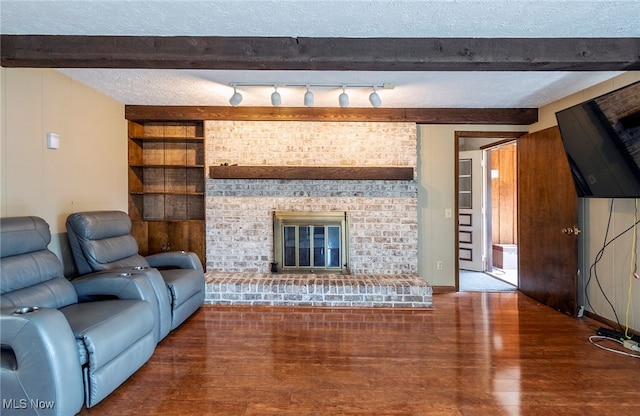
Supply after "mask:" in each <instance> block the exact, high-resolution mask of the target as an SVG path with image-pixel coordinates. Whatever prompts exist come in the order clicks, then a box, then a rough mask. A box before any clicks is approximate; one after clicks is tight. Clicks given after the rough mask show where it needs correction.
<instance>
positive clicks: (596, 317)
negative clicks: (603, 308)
mask: <svg viewBox="0 0 640 416" xmlns="http://www.w3.org/2000/svg"><path fill="white" fill-rule="evenodd" d="M434 293H435V290H434ZM584 316H586V317H587V318H591V319H593V320H594V321H598V322H600V323H601V324H604V325H606V326H608V327H611V328H614V329H615V330H619V329H620V328H618V324H617V322H615V321H612V320H610V319H607V318H603V317H602V316H600V315H598V314H595V313H593V312H589V311H584ZM629 332H630V333H632V334H635V335H640V331H638V330H635V329H632V328H629Z"/></svg>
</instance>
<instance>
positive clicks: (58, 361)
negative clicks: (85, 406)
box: [0, 308, 84, 415]
mask: <svg viewBox="0 0 640 416" xmlns="http://www.w3.org/2000/svg"><path fill="white" fill-rule="evenodd" d="M0 344H1V345H2V349H1V350H0V354H1V356H0V358H1V359H0V384H1V385H2V399H3V406H5V408H4V410H5V411H8V412H9V414H12V410H13V411H20V410H21V409H24V410H22V411H25V410H26V412H25V413H29V414H31V412H33V409H35V407H34V406H38V407H40V406H44V407H45V409H49V410H41V411H42V413H41V414H47V415H73V414H76V413H78V412H79V411H80V409H81V408H82V403H83V400H84V387H83V381H82V370H81V366H80V359H79V357H78V349H77V346H76V342H75V338H74V335H73V333H72V332H71V328H70V327H69V324H68V322H67V320H66V319H65V317H64V315H63V314H62V313H61V312H60V311H58V310H56V309H48V308H31V309H29V308H22V309H19V308H3V309H2V310H0ZM6 406H9V407H10V408H6ZM29 409H31V410H29ZM39 414H40V413H39Z"/></svg>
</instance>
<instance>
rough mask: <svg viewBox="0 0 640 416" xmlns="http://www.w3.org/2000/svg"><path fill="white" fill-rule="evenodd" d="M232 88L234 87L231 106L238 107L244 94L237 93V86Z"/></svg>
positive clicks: (230, 100) (234, 85)
mask: <svg viewBox="0 0 640 416" xmlns="http://www.w3.org/2000/svg"><path fill="white" fill-rule="evenodd" d="M231 86H232V87H233V95H232V96H231V98H229V104H231V105H232V106H234V107H237V106H238V105H239V104H240V102H242V94H240V93H239V92H238V91H236V84H231Z"/></svg>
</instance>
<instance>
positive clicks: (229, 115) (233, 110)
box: [125, 105, 538, 125]
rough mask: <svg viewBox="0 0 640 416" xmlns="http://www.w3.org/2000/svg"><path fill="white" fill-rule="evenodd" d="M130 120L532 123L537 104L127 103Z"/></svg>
mask: <svg viewBox="0 0 640 416" xmlns="http://www.w3.org/2000/svg"><path fill="white" fill-rule="evenodd" d="M125 118H126V119H127V120H167V119H171V120H241V121H332V122H335V121H369V122H411V123H417V124H504V125H529V124H533V123H535V122H537V121H538V109H536V108H331V107H313V108H306V107H220V106H147V105H127V106H125Z"/></svg>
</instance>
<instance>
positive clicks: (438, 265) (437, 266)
mask: <svg viewBox="0 0 640 416" xmlns="http://www.w3.org/2000/svg"><path fill="white" fill-rule="evenodd" d="M436 269H437V270H442V269H443V265H442V260H438V261H437V262H436Z"/></svg>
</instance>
